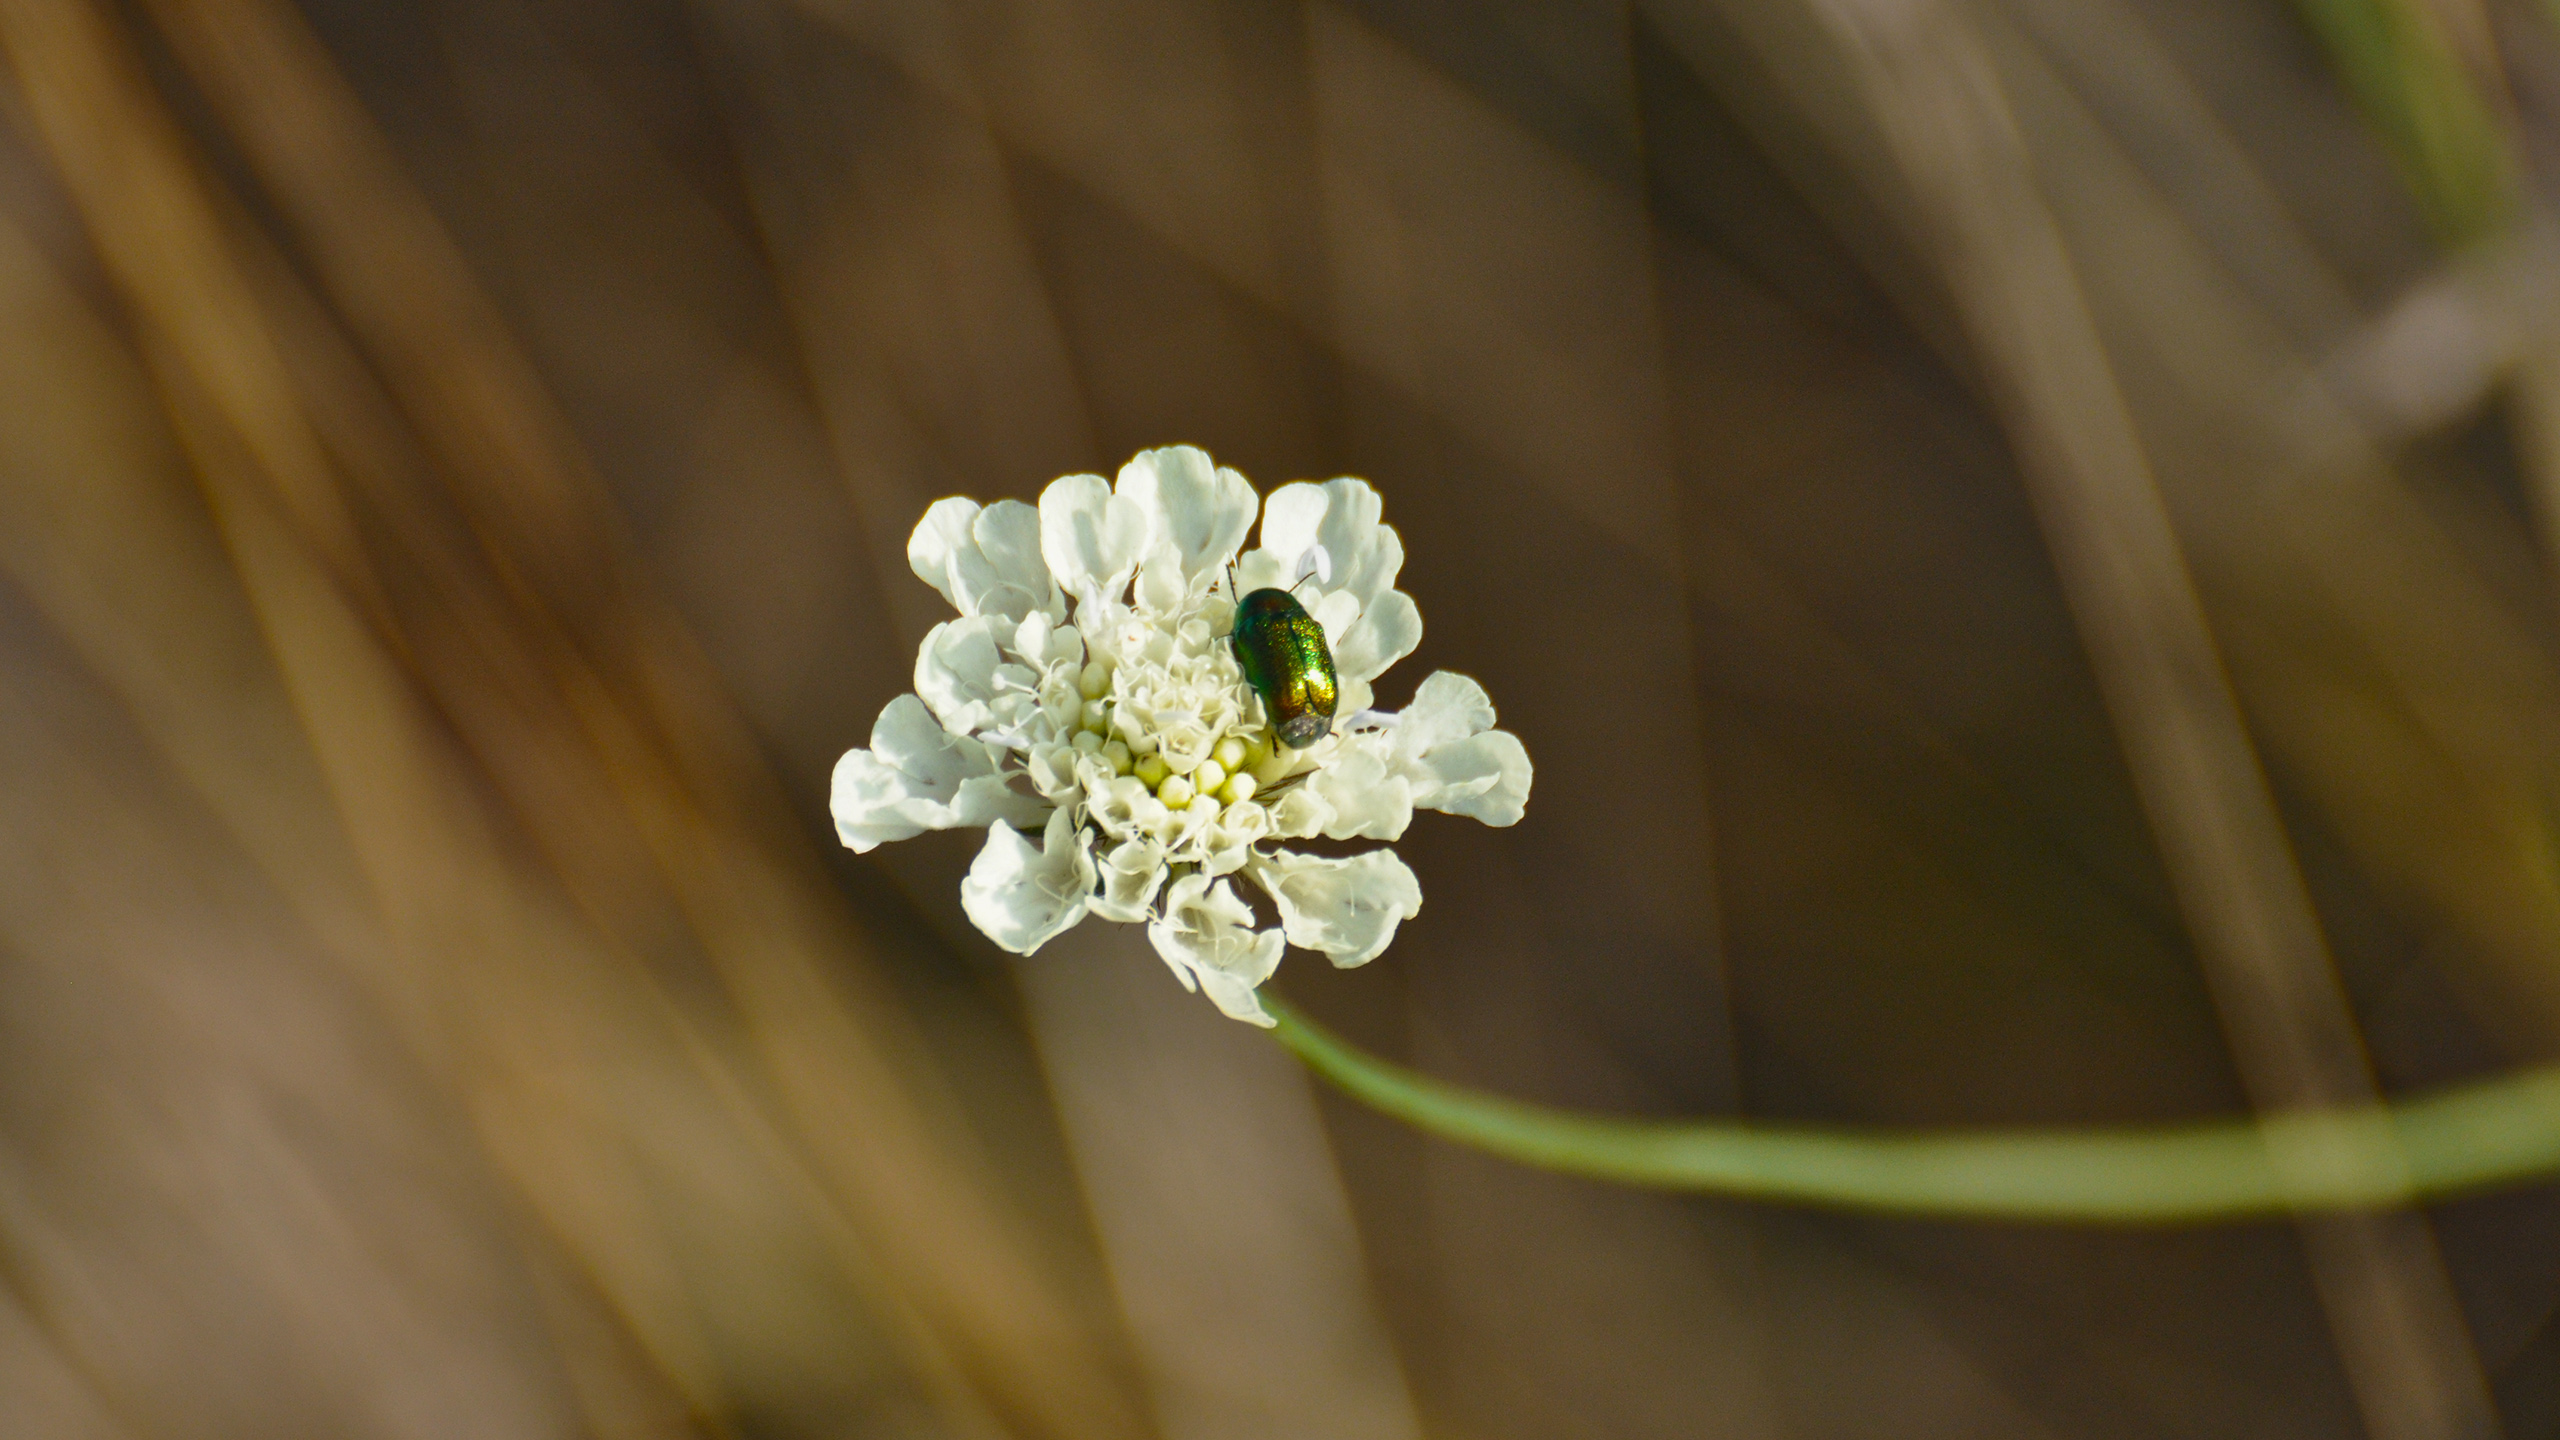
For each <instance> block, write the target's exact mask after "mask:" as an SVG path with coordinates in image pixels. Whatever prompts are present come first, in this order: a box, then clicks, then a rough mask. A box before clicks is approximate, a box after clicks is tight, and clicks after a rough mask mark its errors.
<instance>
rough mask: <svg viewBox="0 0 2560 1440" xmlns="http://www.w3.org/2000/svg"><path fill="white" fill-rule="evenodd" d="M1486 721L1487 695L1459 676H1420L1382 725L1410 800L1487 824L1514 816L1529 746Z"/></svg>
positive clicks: (1527, 775) (1524, 788) (1527, 774)
mask: <svg viewBox="0 0 2560 1440" xmlns="http://www.w3.org/2000/svg"><path fill="white" fill-rule="evenodd" d="M1493 720H1494V714H1493V701H1492V699H1491V698H1490V697H1489V696H1487V695H1486V694H1485V693H1484V687H1483V686H1481V685H1479V684H1477V683H1476V682H1475V681H1473V680H1470V679H1468V678H1467V677H1466V676H1464V675H1460V674H1458V673H1456V672H1454V671H1450V670H1441V671H1436V672H1434V673H1433V674H1432V675H1431V677H1430V678H1429V679H1426V680H1424V681H1423V682H1422V685H1421V687H1420V688H1419V689H1417V690H1415V691H1414V694H1413V703H1412V704H1410V705H1408V706H1406V707H1405V708H1404V710H1403V712H1402V713H1401V714H1400V715H1399V716H1398V717H1397V723H1396V725H1395V727H1394V728H1393V729H1392V730H1390V731H1388V732H1387V734H1388V736H1389V737H1390V738H1391V740H1392V743H1393V745H1394V747H1395V755H1396V769H1397V770H1399V771H1400V772H1401V773H1403V774H1405V775H1407V776H1409V777H1411V779H1412V781H1413V803H1414V804H1415V805H1416V806H1418V807H1420V808H1422V809H1425V810H1440V811H1445V812H1446V813H1448V814H1451V815H1465V816H1469V817H1472V818H1474V819H1477V820H1481V821H1483V822H1484V823H1486V824H1487V825H1511V824H1516V823H1518V821H1519V819H1520V814H1521V810H1522V808H1523V807H1524V806H1526V805H1527V804H1528V801H1529V783H1530V780H1531V778H1532V773H1533V772H1532V769H1531V767H1530V764H1529V752H1528V749H1527V748H1526V747H1524V746H1523V745H1521V743H1520V737H1518V736H1516V735H1513V734H1512V733H1510V732H1509V731H1507V730H1496V729H1494V728H1492V727H1493Z"/></svg>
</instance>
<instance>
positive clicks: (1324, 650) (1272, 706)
mask: <svg viewBox="0 0 2560 1440" xmlns="http://www.w3.org/2000/svg"><path fill="white" fill-rule="evenodd" d="M1233 638H1234V642H1235V647H1236V668H1237V669H1239V670H1242V671H1243V672H1244V683H1246V684H1247V685H1250V686H1252V687H1253V692H1254V693H1255V694H1257V695H1259V696H1261V697H1262V708H1263V709H1264V710H1265V711H1267V712H1269V714H1270V716H1271V724H1272V728H1273V729H1275V730H1278V731H1279V732H1280V739H1281V740H1282V741H1283V742H1284V743H1286V744H1287V745H1289V746H1290V747H1291V748H1292V749H1297V750H1304V749H1306V748H1307V747H1308V746H1310V745H1313V744H1314V743H1316V742H1317V741H1319V740H1321V739H1323V738H1324V737H1325V736H1326V734H1327V733H1329V732H1330V731H1331V730H1332V729H1333V707H1334V702H1335V701H1336V700H1337V699H1338V698H1339V695H1338V692H1337V691H1336V689H1335V687H1334V680H1333V651H1332V650H1331V649H1329V648H1328V647H1327V646H1326V645H1325V643H1324V627H1323V626H1322V625H1319V624H1317V623H1316V617H1314V616H1313V615H1310V614H1308V613H1307V607H1305V606H1304V605H1301V604H1299V603H1298V601H1297V597H1295V596H1293V595H1291V594H1290V593H1289V592H1288V591H1286V590H1256V591H1254V592H1253V593H1252V594H1250V595H1247V596H1246V597H1244V599H1243V600H1242V601H1241V602H1239V603H1238V604H1237V605H1236V623H1235V633H1234V637H1233Z"/></svg>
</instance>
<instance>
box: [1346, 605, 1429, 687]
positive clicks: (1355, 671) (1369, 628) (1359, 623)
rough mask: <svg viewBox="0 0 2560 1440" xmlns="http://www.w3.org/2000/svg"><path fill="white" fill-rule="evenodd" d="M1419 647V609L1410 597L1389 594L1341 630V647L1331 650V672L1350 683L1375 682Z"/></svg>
mask: <svg viewBox="0 0 2560 1440" xmlns="http://www.w3.org/2000/svg"><path fill="white" fill-rule="evenodd" d="M1421 643H1422V610H1421V608H1420V607H1418V606H1416V605H1415V604H1414V603H1413V597H1412V596H1410V595H1407V594H1406V593H1404V592H1403V591H1401V590H1390V591H1388V592H1387V593H1385V594H1384V595H1381V596H1379V597H1378V598H1377V599H1375V600H1372V601H1370V602H1369V608H1367V609H1366V610H1363V611H1361V612H1360V618H1359V619H1358V620H1355V621H1353V622H1352V623H1351V624H1350V625H1349V626H1348V627H1347V628H1345V629H1344V631H1343V633H1342V640H1341V643H1339V644H1337V645H1335V646H1334V647H1333V668H1334V670H1335V672H1336V673H1338V674H1340V675H1342V676H1345V677H1347V678H1350V679H1354V680H1375V679H1377V678H1378V677H1379V676H1380V675H1383V674H1385V673H1386V671H1387V667H1388V666H1390V665H1393V664H1394V663H1396V662H1397V661H1399V660H1401V659H1403V658H1404V657H1406V656H1407V655H1410V654H1412V653H1413V649H1414V647H1415V646H1417V645H1419V644H1421Z"/></svg>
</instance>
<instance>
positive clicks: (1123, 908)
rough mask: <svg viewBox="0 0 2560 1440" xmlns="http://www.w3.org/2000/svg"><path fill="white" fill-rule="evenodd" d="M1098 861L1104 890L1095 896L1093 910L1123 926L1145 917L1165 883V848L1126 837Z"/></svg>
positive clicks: (1098, 857)
mask: <svg viewBox="0 0 2560 1440" xmlns="http://www.w3.org/2000/svg"><path fill="white" fill-rule="evenodd" d="M1096 860H1097V865H1096V868H1097V870H1098V871H1099V872H1100V874H1101V876H1102V893H1101V894H1099V895H1096V896H1095V897H1093V903H1092V907H1091V908H1092V910H1093V913H1094V914H1096V915H1099V916H1101V917H1102V918H1103V919H1105V920H1117V921H1119V922H1120V923H1122V924H1124V925H1129V924H1135V923H1137V922H1138V921H1141V920H1144V919H1146V918H1147V912H1148V907H1149V906H1151V905H1153V904H1155V899H1156V891H1157V890H1158V889H1159V888H1161V887H1162V886H1163V885H1164V877H1165V866H1164V847H1163V846H1162V845H1159V844H1157V843H1156V842H1155V841H1153V840H1145V839H1140V840H1123V841H1121V842H1120V843H1119V844H1117V845H1114V846H1112V847H1111V848H1110V849H1109V850H1106V851H1103V852H1101V853H1100V854H1099V855H1097V856H1096Z"/></svg>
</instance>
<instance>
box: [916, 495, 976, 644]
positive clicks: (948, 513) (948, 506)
mask: <svg viewBox="0 0 2560 1440" xmlns="http://www.w3.org/2000/svg"><path fill="white" fill-rule="evenodd" d="M977 519H978V502H977V501H975V500H972V499H970V498H969V497H968V496H966V495H953V496H950V497H948V498H945V499H941V500H936V501H934V502H933V504H932V505H931V506H929V507H928V508H927V509H926V510H925V512H924V518H923V519H922V520H919V521H917V522H916V529H915V533H914V534H912V535H909V536H908V537H907V567H908V568H909V569H911V570H913V571H915V572H916V578H917V579H919V580H922V581H923V582H924V583H926V584H927V585H930V586H932V587H933V588H934V589H936V590H939V591H941V592H942V598H943V599H945V600H948V601H950V602H951V607H952V608H953V609H955V610H957V611H959V612H960V613H961V614H963V615H967V614H970V613H972V612H971V611H970V609H969V607H968V606H966V605H963V604H961V603H960V592H959V591H958V590H957V589H956V588H954V586H953V585H952V582H951V562H952V559H953V557H955V556H957V555H958V554H959V553H960V552H961V550H963V549H966V548H973V547H975V546H976V544H977V541H976V540H975V539H974V538H973V537H972V536H971V535H970V533H969V527H970V526H972V525H974V524H975V523H977Z"/></svg>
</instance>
